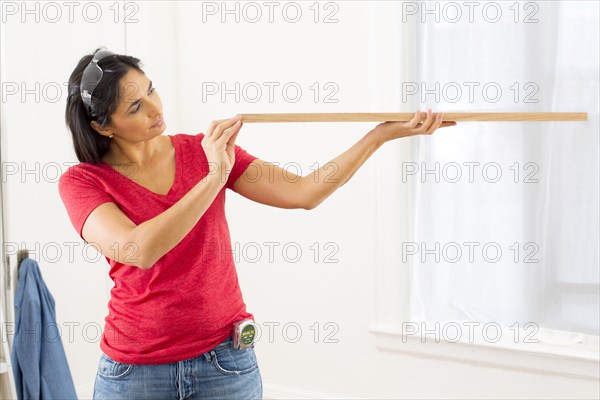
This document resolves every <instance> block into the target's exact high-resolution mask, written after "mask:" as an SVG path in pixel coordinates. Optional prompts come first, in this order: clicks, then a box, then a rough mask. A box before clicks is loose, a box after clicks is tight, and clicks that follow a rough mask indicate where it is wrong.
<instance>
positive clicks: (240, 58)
mask: <svg viewBox="0 0 600 400" xmlns="http://www.w3.org/2000/svg"><path fill="white" fill-rule="evenodd" d="M136 4H137V5H139V10H137V12H136V14H135V16H134V17H135V18H137V19H138V20H139V22H138V23H131V24H123V23H122V21H119V22H118V23H115V22H114V21H113V19H112V14H110V15H111V18H104V19H102V20H101V22H100V23H97V24H90V23H85V22H84V21H81V19H79V22H75V23H58V24H47V23H46V24H45V23H26V24H21V23H14V22H10V21H9V22H8V23H7V24H6V25H5V34H6V38H7V40H6V53H5V54H2V57H3V58H4V60H5V63H6V64H5V65H6V71H5V72H6V73H5V77H6V80H7V81H9V82H18V83H20V82H26V83H27V85H33V83H34V82H36V81H40V82H41V84H42V86H43V85H44V83H45V82H60V83H64V82H66V81H67V79H68V76H69V74H70V73H71V71H72V69H73V68H74V67H75V64H76V62H77V61H78V60H79V58H80V57H81V56H83V55H84V54H87V53H89V52H91V51H92V50H94V49H95V48H96V47H97V46H98V45H106V46H107V47H108V48H109V49H112V50H113V51H117V52H125V51H126V53H127V54H130V55H134V56H136V57H139V58H141V59H142V61H143V62H144V65H145V67H144V69H145V71H146V73H148V75H149V76H151V79H152V80H153V81H154V84H155V86H156V87H157V88H158V91H159V93H160V95H161V97H162V100H163V104H164V107H165V121H166V122H167V131H166V133H167V134H175V133H179V132H184V133H197V132H204V131H205V130H206V127H207V126H208V124H209V123H210V121H211V120H213V119H218V118H225V117H228V116H231V115H233V114H236V113H253V112H269V113H270V112H328V111H331V112H359V111H396V110H397V111H412V110H407V109H406V108H405V107H401V106H400V103H399V99H397V97H396V96H397V95H396V94H395V93H396V92H397V89H398V87H397V82H399V77H400V76H401V74H402V73H405V71H401V68H403V65H404V64H402V63H401V61H402V60H400V59H399V57H395V56H394V54H396V53H395V51H396V46H397V45H398V43H400V41H399V40H398V38H397V37H393V35H391V34H386V32H398V29H399V27H398V22H397V20H396V19H395V18H394V15H393V14H392V13H391V10H392V9H391V8H390V6H389V4H388V2H378V3H375V4H374V3H368V2H366V1H365V2H335V3H334V4H336V5H337V6H338V7H339V10H337V12H336V13H335V16H334V17H335V18H337V19H338V20H339V22H338V23H333V24H324V23H314V22H311V19H310V18H309V16H310V17H312V16H313V14H312V12H311V10H310V9H309V8H308V7H309V6H310V4H311V3H305V2H300V3H298V4H301V8H302V11H303V13H306V14H305V15H306V17H305V18H302V20H301V21H300V22H298V23H296V24H293V23H289V22H286V21H285V20H283V19H282V17H281V13H280V12H279V13H276V14H275V22H274V23H272V24H271V23H268V22H266V21H264V22H257V23H254V24H252V23H248V22H246V21H244V20H243V19H242V20H240V22H239V23H235V22H233V17H232V16H229V17H228V18H229V19H228V21H229V22H226V23H221V22H220V21H219V18H218V16H217V17H215V16H212V17H210V16H208V17H207V21H206V22H202V4H201V3H197V2H148V3H146V2H136ZM214 4H216V5H217V6H219V5H220V2H215V3H214ZM239 4H240V6H241V5H242V3H239ZM259 4H262V3H259ZM284 4H285V3H284V2H282V3H281V5H282V6H283V5H284ZM107 6H108V5H107ZM107 6H106V7H107ZM320 7H321V13H322V14H321V15H320V17H321V19H322V18H323V16H324V15H326V14H329V13H330V12H332V11H335V8H328V9H323V7H324V3H321V5H320ZM231 8H233V5H231ZM280 9H281V8H280ZM280 9H279V10H280ZM265 10H266V8H263V11H265ZM105 12H106V13H107V15H108V13H109V12H110V10H106V9H105ZM290 12H291V11H290ZM290 15H292V16H293V13H291V14H290ZM263 19H266V16H263ZM396 74H397V75H396ZM236 81H237V82H240V83H241V85H242V86H243V85H244V84H246V83H248V82H258V83H259V84H261V86H262V82H279V83H280V84H281V86H283V85H284V84H286V83H288V82H297V83H298V84H299V85H300V87H301V88H302V89H303V91H304V94H303V96H302V97H301V100H300V101H299V102H297V103H291V102H287V101H285V100H282V97H281V91H279V90H276V92H275V93H276V101H275V102H273V103H270V102H269V101H268V99H266V98H265V97H264V96H266V93H264V96H263V99H262V100H261V101H259V102H257V103H250V102H248V101H244V100H243V99H242V100H241V101H240V102H239V103H238V102H236V101H235V100H234V99H233V98H232V97H231V96H229V98H228V100H227V101H226V102H221V101H220V100H217V99H215V97H210V98H209V99H208V100H207V101H203V100H202V96H201V94H202V83H203V82H217V83H220V82H226V83H227V84H228V85H229V87H230V88H231V87H233V85H234V83H235V82H236ZM314 82H319V84H320V87H321V90H322V91H323V90H325V89H323V86H324V84H325V83H326V82H334V83H335V84H337V86H338V87H339V92H338V93H337V95H336V96H335V98H337V99H338V100H339V102H338V103H324V102H323V101H320V102H316V103H315V102H314V101H313V99H312V97H311V96H312V92H311V91H310V89H309V87H310V86H311V85H312V84H313V83H314ZM281 86H279V88H281ZM262 87H263V88H264V89H265V90H266V86H262ZM64 88H66V86H64ZM326 92H327V91H326ZM65 101H66V89H65V91H64V92H63V96H62V97H61V98H60V100H59V101H58V102H56V103H49V102H48V101H41V102H39V103H35V102H33V101H30V100H28V101H27V102H25V103H22V102H20V101H15V100H14V99H13V100H9V101H8V102H7V103H6V116H5V115H3V116H2V118H3V119H4V118H5V127H6V131H5V132H3V137H2V160H3V163H7V162H8V163H16V164H17V165H20V163H24V165H26V166H27V168H29V169H32V168H33V166H35V165H36V162H37V163H39V164H40V167H39V168H40V170H43V166H44V165H49V164H50V163H53V162H54V163H57V164H58V165H60V166H61V168H63V170H64V169H66V167H67V166H68V165H69V164H67V163H68V162H74V161H76V159H75V156H74V152H73V150H72V142H71V138H70V135H69V133H68V131H67V129H66V127H65V125H64V104H65ZM395 108H397V109H395ZM373 126H375V124H370V123H360V124H358V123H353V124H346V123H339V124H312V123H309V124H285V125H283V124H245V126H244V127H243V129H242V131H241V133H240V135H239V136H238V140H237V143H238V144H239V145H241V146H242V147H244V148H245V149H246V150H247V151H249V152H250V153H251V154H254V155H256V156H257V157H259V158H261V159H263V160H267V161H271V162H279V163H280V165H281V166H283V165H284V164H286V163H289V162H295V163H297V164H298V165H299V166H300V167H301V173H302V175H307V174H309V173H310V172H311V169H310V167H311V166H312V165H314V164H315V163H319V166H322V165H323V164H324V163H326V162H327V161H329V160H331V159H333V158H334V157H335V156H337V155H338V154H340V153H341V152H343V151H344V150H346V149H347V148H349V147H350V146H352V145H353V144H354V143H355V142H356V141H357V140H358V139H359V138H361V137H362V136H363V135H364V134H366V133H367V132H368V130H369V129H371V128H372V127H373ZM407 140H410V139H407ZM389 145H390V146H389V147H386V148H382V149H380V150H378V152H376V153H375V154H374V155H373V156H372V158H370V159H369V160H368V161H367V162H366V163H365V164H364V166H363V167H362V168H361V169H360V170H359V171H358V172H357V173H356V174H355V175H354V177H353V178H352V179H351V181H350V182H349V183H348V184H347V185H345V186H343V187H342V188H340V189H339V190H338V191H337V192H336V193H334V194H333V195H332V196H331V197H330V198H329V199H327V200H326V201H325V202H324V203H323V204H321V205H320V206H319V207H318V208H317V209H315V210H312V211H305V210H282V209H276V208H271V207H266V206H264V205H261V204H257V203H252V202H250V201H248V200H247V199H245V198H242V197H241V196H239V195H237V194H235V193H233V192H228V197H227V216H228V217H227V218H228V221H229V225H230V229H231V234H232V241H233V242H234V243H233V245H234V247H235V245H236V243H239V247H240V248H241V249H242V250H243V249H246V250H247V251H248V253H246V256H243V255H242V256H240V258H239V262H238V272H239V277H240V284H241V287H242V291H243V293H244V297H245V300H246V304H247V306H248V311H250V312H252V313H253V314H254V315H255V318H256V320H257V321H258V322H259V324H260V325H261V327H262V328H263V337H262V338H261V340H260V341H259V343H258V344H257V346H256V352H257V357H258V360H259V365H260V368H261V371H262V377H263V382H264V385H265V397H276V398H292V397H302V398H310V397H314V398H327V397H334V396H335V397H338V398H340V397H348V398H351V397H356V398H425V397H428V398H432V397H446V398H481V397H497V398H499V397H503V398H508V397H514V398H517V397H518V398H523V397H531V398H572V397H578V398H593V397H598V381H597V380H594V379H579V378H576V377H568V376H559V375H556V374H544V373H540V372H537V373H535V372H525V371H523V370H522V368H521V366H520V365H519V363H518V362H515V365H514V368H513V367H505V368H502V369H500V368H493V367H489V366H487V367H486V366H481V365H475V364H468V363H464V362H460V361H459V360H454V361H449V360H441V359H435V358H424V357H419V356H411V355H408V354H404V353H400V352H393V351H384V350H381V349H378V348H377V346H376V338H375V336H374V335H373V334H372V333H371V332H370V331H369V329H370V328H371V327H372V326H373V324H374V323H376V322H378V320H377V319H376V318H375V316H374V311H375V312H378V311H380V310H377V309H376V307H377V303H376V302H375V298H376V296H377V295H379V293H375V289H374V288H375V287H376V285H375V280H374V279H375V276H376V275H375V272H376V271H375V269H376V268H377V267H378V265H377V264H376V262H375V260H376V259H378V258H377V256H378V255H377V254H375V250H376V249H377V248H379V249H381V247H380V246H379V247H378V246H377V243H376V242H375V239H374V235H375V233H376V232H377V230H378V227H377V226H376V222H377V221H378V220H377V219H376V216H377V215H382V214H383V215H384V216H385V212H383V213H382V212H381V210H380V214H377V213H376V210H375V206H376V204H377V203H378V201H381V198H377V195H378V193H381V192H378V188H379V190H380V191H381V190H383V196H385V190H386V189H385V188H386V186H385V185H384V186H383V188H384V189H381V186H378V182H377V181H376V177H377V176H378V175H377V174H378V173H380V172H381V171H380V170H379V168H381V167H382V166H385V165H387V164H383V163H382V158H383V157H385V159H386V160H389V159H390V157H391V156H393V155H394V154H396V153H393V152H392V153H390V149H394V150H395V151H396V150H397V151H399V152H402V151H403V146H404V144H402V143H394V144H389ZM292 171H293V172H296V171H294V170H292ZM49 174H50V172H48V176H46V177H45V178H44V177H42V178H40V179H38V180H35V178H34V177H32V176H31V175H26V176H24V177H23V178H21V177H20V176H8V177H7V179H6V180H7V181H6V183H5V184H4V185H5V186H4V187H5V191H4V195H5V198H4V207H5V210H6V212H5V216H6V220H5V221H4V223H5V224H6V233H7V238H6V240H7V241H8V242H14V243H21V242H23V243H24V245H25V246H26V247H27V248H29V249H30V250H34V251H35V249H36V248H40V249H44V248H46V249H48V254H43V253H41V252H39V251H38V252H37V253H35V254H34V258H36V260H38V262H39V263H40V267H41V270H42V274H43V276H44V279H45V280H46V283H47V285H48V287H49V289H50V290H51V292H52V294H53V295H54V297H55V300H56V308H57V316H58V321H57V322H58V323H59V325H63V324H67V323H69V322H77V323H79V324H80V325H79V326H78V327H76V328H75V330H74V332H75V334H74V338H73V340H68V335H67V334H66V330H65V331H64V334H63V343H64V345H65V350H66V353H67V357H68V360H69V363H70V367H71V373H72V374H73V377H74V380H75V384H76V387H77V389H78V392H79V394H80V397H82V398H89V397H91V390H92V386H93V381H94V378H95V371H96V368H97V363H98V357H99V355H100V350H99V342H98V341H97V340H89V339H87V340H86V339H85V338H84V336H83V333H82V329H81V327H82V326H83V325H84V324H86V323H96V324H98V326H100V327H103V326H104V317H105V316H106V313H107V307H106V304H107V301H108V295H109V290H110V287H111V286H112V282H111V281H110V279H109V278H108V275H107V271H108V266H107V265H106V262H105V261H104V260H103V259H99V260H98V261H97V262H88V261H86V260H85V259H84V256H83V254H82V248H83V247H82V243H80V240H79V238H78V236H77V235H76V233H75V231H74V229H73V227H72V226H71V224H70V221H69V220H68V217H67V214H66V212H65V211H64V208H63V205H62V203H61V201H60V197H59V195H58V190H57V186H56V180H52V179H51V178H50V177H49ZM384 184H389V194H390V196H392V195H393V193H394V191H397V190H401V189H402V188H401V187H399V186H398V183H397V182H394V181H390V182H384ZM265 242H276V243H278V246H276V247H275V249H276V251H275V253H274V260H273V262H270V261H269V255H268V251H269V247H268V246H267V245H265V244H264V243H265ZM315 242H316V243H318V245H317V246H318V248H319V253H318V258H317V262H315V261H314V260H313V257H314V256H315V253H314V251H313V250H312V249H314V247H312V248H311V246H312V245H313V244H314V243H315ZM330 242H331V243H333V244H334V246H335V247H326V243H330ZM53 243H56V244H57V247H58V249H60V251H61V252H62V254H61V255H60V257H59V259H58V260H57V261H56V262H54V261H51V260H50V258H51V257H54V253H52V252H51V249H52V246H51V244H53ZM67 243H74V244H73V246H74V249H75V252H74V256H73V258H72V259H69V256H68V254H67V252H68V247H67ZM290 243H291V244H294V245H295V246H299V247H300V248H301V250H302V252H303V256H302V258H301V260H300V261H299V262H297V263H294V262H290V261H287V260H286V259H284V255H283V254H282V252H281V249H282V247H284V245H286V244H290ZM36 246H37V247H36ZM257 248H258V249H260V250H261V251H262V258H260V260H259V261H258V262H252V257H254V256H255V255H256V253H255V250H256V249H257ZM331 253H334V254H332V256H333V258H334V259H337V260H339V262H338V263H327V262H324V259H325V257H326V255H328V254H331ZM90 254H93V252H90ZM289 256H290V257H293V256H295V252H294V251H293V249H290V253H289ZM380 256H381V255H380ZM384 258H385V257H384ZM13 266H14V263H13ZM401 284H402V283H401V282H398V288H399V290H400V288H401V287H402V286H401ZM328 322H329V323H333V324H334V325H332V326H333V327H335V329H337V331H335V334H334V335H333V339H337V340H338V343H326V340H325V336H327V334H329V333H332V332H334V329H332V328H329V329H326V328H325V324H326V323H328ZM271 323H275V324H279V326H278V327H276V328H275V335H274V340H273V341H272V343H270V342H269V340H268V331H267V329H268V325H269V324H271ZM286 323H296V324H297V326H299V327H300V328H301V330H302V337H301V338H300V340H299V341H298V342H297V343H292V342H291V341H290V340H285V338H284V337H283V334H282V329H281V328H282V326H283V325H284V324H286ZM315 323H318V324H319V325H318V332H319V339H318V340H317V343H315V340H314V333H315V328H316V326H315V325H314V324H315ZM65 327H66V325H65ZM311 327H312V329H311ZM65 329H66V328H65ZM93 333H94V331H93V330H91V331H89V334H93ZM289 334H290V335H292V336H293V334H294V330H293V329H290V331H289ZM499 357H501V355H499Z"/></svg>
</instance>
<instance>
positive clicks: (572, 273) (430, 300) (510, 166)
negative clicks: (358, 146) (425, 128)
mask: <svg viewBox="0 0 600 400" xmlns="http://www.w3.org/2000/svg"><path fill="white" fill-rule="evenodd" d="M433 3H438V4H439V7H440V10H442V9H443V6H444V4H445V3H444V2H432V3H428V6H429V9H434V8H435V7H434V4H433ZM415 4H416V3H415ZM419 4H422V3H419ZM480 4H481V6H480V7H479V12H476V13H475V14H474V16H475V18H474V21H473V22H472V23H471V22H468V21H465V18H466V16H465V15H463V18H462V19H461V21H460V22H457V23H452V22H449V21H448V19H446V20H444V19H440V21H439V22H436V21H435V20H434V19H433V18H431V16H427V19H426V21H425V22H421V21H420V20H412V22H411V21H410V19H409V22H411V23H415V24H417V29H416V31H417V32H418V33H417V36H418V37H416V38H415V43H416V44H417V48H418V51H417V54H418V57H417V59H415V60H414V63H415V64H414V65H415V70H416V71H417V72H416V76H415V83H416V84H418V85H421V83H423V84H424V85H426V87H425V88H422V87H421V88H420V93H423V89H434V88H435V83H436V82H439V84H440V93H441V96H440V98H439V99H438V100H436V99H435V97H434V95H433V94H430V95H427V96H426V97H425V98H421V97H419V98H417V99H415V100H416V102H415V104H417V105H418V107H421V109H426V108H428V107H431V108H432V109H433V110H434V111H436V112H438V111H446V112H448V111H481V112H482V111H492V112H507V111H516V112H544V111H552V112H559V111H562V112H578V111H582V112H587V113H588V121H586V122H462V123H461V122H459V123H458V126H457V127H452V128H442V129H439V130H438V131H436V133H435V134H434V135H433V136H423V137H421V136H420V137H418V138H416V139H414V141H413V145H414V147H413V154H414V155H415V156H414V158H413V160H412V161H410V162H407V161H404V162H402V165H401V168H403V172H404V175H405V178H403V180H404V181H405V183H407V184H410V185H411V187H412V188H413V190H412V193H411V196H412V197H411V200H412V204H413V210H412V211H413V214H412V215H413V216H414V221H413V224H411V226H412V227H413V232H412V238H413V240H412V242H414V243H412V244H411V243H406V244H404V247H405V251H403V257H405V260H406V261H407V262H409V263H410V266H411V276H412V285H411V287H412V288H413V290H412V293H411V313H412V315H413V317H414V319H416V320H422V321H479V322H482V323H486V322H496V323H498V324H500V325H502V326H507V327H508V326H511V325H514V324H515V323H517V324H519V326H521V327H522V326H523V324H525V323H527V322H533V323H536V324H537V325H538V326H539V327H540V328H548V329H553V330H561V331H570V332H579V333H586V334H592V335H599V315H600V312H599V309H598V308H599V295H598V293H599V286H598V284H599V272H598V271H599V267H598V265H599V260H598V242H599V235H598V223H599V220H600V218H599V198H598V182H599V174H598V170H599V165H598V136H599V126H598V118H599V115H598V114H599V113H598V107H599V104H598V101H599V97H600V96H599V88H598V81H599V79H600V78H599V77H600V69H599V62H598V49H599V48H600V44H599V37H600V34H599V31H598V30H599V28H598V27H599V18H598V15H599V10H598V2H595V1H594V2H591V1H561V2H551V1H542V2H519V3H518V5H519V7H518V9H519V10H520V13H519V15H518V17H517V21H518V22H515V13H514V6H513V9H510V8H509V7H510V6H511V5H514V4H517V3H515V2H496V4H500V5H501V10H502V12H503V15H502V18H501V19H500V20H499V21H498V22H496V23H492V22H489V21H485V20H484V19H483V18H481V7H482V6H483V5H484V4H485V2H482V3H480ZM526 4H529V6H527V5H526ZM531 4H533V5H534V6H531ZM532 7H533V8H532ZM464 10H465V9H463V11H464ZM449 11H450V9H447V12H449ZM449 15H450V14H449ZM490 15H492V16H493V15H494V14H493V13H491V14H490ZM450 17H452V15H450ZM534 19H537V20H538V21H537V22H535V21H533V20H534ZM524 20H528V21H529V22H528V23H526V22H524ZM452 82H454V83H455V84H456V85H455V86H454V87H460V88H461V89H462V95H461V96H460V97H458V101H455V100H454V98H455V97H457V92H456V90H453V89H452V85H447V86H446V89H447V91H446V92H444V90H443V88H444V85H446V84H448V83H452ZM466 82H473V85H475V83H479V86H473V87H474V90H473V97H472V98H470V96H469V84H467V83H466ZM486 84H487V92H485V90H483V87H484V86H485V85H486ZM497 88H500V89H501V90H502V93H501V94H500V95H497V92H496V89H497ZM408 89H411V87H410V85H409V86H408V87H407V90H408ZM434 92H435V91H434ZM486 93H487V97H486ZM405 94H406V93H405ZM517 95H518V97H516V96H517ZM409 100H410V97H409ZM436 163H437V167H438V171H439V178H438V179H439V181H438V182H436V176H435V173H434V172H432V173H425V172H426V170H430V172H431V171H435V169H436ZM470 168H471V169H470ZM470 172H472V176H469V174H470ZM459 173H461V174H462V175H461V176H460V177H459V176H458V175H457V174H459ZM499 173H500V174H501V175H498V174H499ZM466 242H472V243H473V244H472V245H468V244H465V243H466ZM436 245H438V246H439V248H438V249H436ZM484 247H485V250H487V252H486V251H484ZM470 249H473V250H474V252H473V262H471V260H470V255H469V250H470ZM457 250H460V251H462V255H460V257H459V253H457ZM498 250H500V251H501V255H500V256H498V253H497V251H498ZM428 251H431V252H430V253H429V252H428ZM436 256H438V257H439V259H438V260H436V259H435V257H436ZM486 257H487V258H486ZM525 261H529V262H525Z"/></svg>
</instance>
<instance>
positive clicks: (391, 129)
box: [373, 108, 456, 144]
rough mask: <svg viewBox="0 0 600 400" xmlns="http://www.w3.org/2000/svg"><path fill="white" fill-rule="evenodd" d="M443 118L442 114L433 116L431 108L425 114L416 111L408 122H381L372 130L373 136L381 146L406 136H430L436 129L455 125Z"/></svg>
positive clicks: (453, 122)
mask: <svg viewBox="0 0 600 400" xmlns="http://www.w3.org/2000/svg"><path fill="white" fill-rule="evenodd" d="M443 118H444V113H438V114H433V112H432V111H431V108H430V109H429V110H428V111H427V112H424V111H423V112H419V110H417V112H416V113H415V115H414V117H413V118H412V119H411V120H410V121H407V122H404V121H388V122H383V123H381V124H379V125H377V126H376V127H375V128H373V134H374V135H375V136H377V139H378V141H379V143H381V144H383V143H385V142H387V141H389V140H393V139H398V138H401V137H406V136H414V135H431V134H432V133H433V132H435V130H436V129H438V128H445V127H447V126H455V125H456V121H442V120H443Z"/></svg>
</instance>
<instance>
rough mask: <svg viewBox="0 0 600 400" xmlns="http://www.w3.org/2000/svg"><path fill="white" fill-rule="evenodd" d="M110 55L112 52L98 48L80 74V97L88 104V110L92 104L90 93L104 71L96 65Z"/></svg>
mask: <svg viewBox="0 0 600 400" xmlns="http://www.w3.org/2000/svg"><path fill="white" fill-rule="evenodd" d="M112 55H114V53H113V52H111V51H109V50H106V49H101V50H98V51H97V52H96V53H95V54H94V58H92V61H90V63H89V65H88V66H87V67H85V70H84V71H83V74H82V75H81V85H80V89H81V99H82V100H83V102H84V103H85V104H86V105H87V106H88V112H89V111H90V110H89V108H90V107H91V105H92V93H94V89H96V86H98V83H100V80H101V79H102V75H104V71H102V68H100V66H99V65H98V61H100V60H102V59H103V58H104V57H108V56H112Z"/></svg>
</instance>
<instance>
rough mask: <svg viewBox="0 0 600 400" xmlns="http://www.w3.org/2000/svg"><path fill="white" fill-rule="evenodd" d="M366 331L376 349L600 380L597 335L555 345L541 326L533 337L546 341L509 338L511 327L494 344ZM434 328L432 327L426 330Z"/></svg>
mask: <svg viewBox="0 0 600 400" xmlns="http://www.w3.org/2000/svg"><path fill="white" fill-rule="evenodd" d="M438 330H439V329H438ZM369 331H370V332H372V333H373V334H375V338H376V341H375V343H376V346H377V348H378V349H380V350H384V351H397V352H401V353H404V354H409V355H413V356H415V357H426V358H432V359H438V360H444V361H452V362H458V363H463V364H471V365H482V366H489V367H493V368H500V369H507V370H512V371H524V372H531V373H546V374H554V375H559V376H563V377H571V378H577V379H591V380H599V379H600V355H599V351H598V337H595V336H589V335H577V334H574V335H576V336H577V338H578V341H577V342H578V343H574V344H567V345H558V344H552V343H547V342H546V343H544V341H546V340H550V338H552V337H555V336H556V334H555V333H554V332H555V331H550V330H543V329H540V331H539V332H538V333H537V334H536V337H540V336H542V337H543V338H545V340H538V343H527V342H525V343H523V339H521V341H520V342H514V341H511V340H510V339H511V338H512V336H513V335H514V332H513V331H510V330H506V331H503V332H504V333H502V337H501V339H500V340H498V342H497V343H490V342H489V341H487V342H486V341H484V340H482V339H481V338H477V337H476V335H473V336H474V337H473V339H472V340H468V341H466V340H459V341H448V340H444V339H442V338H440V337H437V338H436V337H435V336H434V335H433V334H432V333H429V334H427V335H425V334H419V333H417V334H413V333H407V331H404V332H402V331H401V330H397V329H390V328H388V327H383V326H373V327H371V328H370V329H369ZM434 331H435V330H434V328H433V327H432V329H428V330H427V332H434ZM525 333H527V332H525ZM529 333H530V332H529ZM507 336H508V338H507ZM520 337H521V338H523V336H520Z"/></svg>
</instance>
